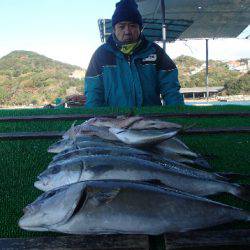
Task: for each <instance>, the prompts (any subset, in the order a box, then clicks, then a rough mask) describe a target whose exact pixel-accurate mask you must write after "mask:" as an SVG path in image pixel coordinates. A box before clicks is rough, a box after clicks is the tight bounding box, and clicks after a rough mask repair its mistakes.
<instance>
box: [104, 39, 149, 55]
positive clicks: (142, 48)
mask: <svg viewBox="0 0 250 250" xmlns="http://www.w3.org/2000/svg"><path fill="white" fill-rule="evenodd" d="M141 41H142V42H141V44H140V45H139V46H138V47H137V48H136V49H135V51H134V53H133V54H132V57H133V56H135V57H140V55H142V54H144V53H145V52H147V51H148V48H149V47H151V46H152V43H151V42H149V41H148V40H147V39H146V38H145V37H144V36H143V35H141ZM106 48H107V49H108V50H110V51H112V52H113V53H115V54H116V55H117V56H119V57H124V55H123V53H122V52H121V51H120V49H119V48H118V47H117V45H116V43H115V41H114V38H113V35H112V34H111V35H110V36H109V38H108V40H107V42H106Z"/></svg>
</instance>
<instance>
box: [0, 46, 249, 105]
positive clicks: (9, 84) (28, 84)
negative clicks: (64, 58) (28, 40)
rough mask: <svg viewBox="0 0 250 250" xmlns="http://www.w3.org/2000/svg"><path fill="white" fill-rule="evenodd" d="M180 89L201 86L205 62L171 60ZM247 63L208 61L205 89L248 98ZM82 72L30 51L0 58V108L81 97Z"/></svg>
mask: <svg viewBox="0 0 250 250" xmlns="http://www.w3.org/2000/svg"><path fill="white" fill-rule="evenodd" d="M175 62H176V65H177V67H178V69H179V80H180V83H181V86H182V87H199V86H205V70H206V69H205V67H206V65H205V61H202V60H198V59H196V58H193V57H190V56H180V57H178V58H176V59H175ZM248 63H249V59H247V58H244V59H240V60H236V61H230V62H222V61H214V60H209V86H225V93H226V94H250V72H249V64H248ZM84 76H85V70H84V69H81V68H80V67H78V66H74V65H70V64H65V63H62V62H59V61H55V60H52V59H50V58H48V57H45V56H43V55H39V54H37V53H35V52H30V51H13V52H11V53H10V54H8V55H6V56H4V57H2V58H0V105H3V104H4V105H11V106H13V105H29V104H34V105H44V104H45V103H52V102H53V101H54V100H55V99H56V98H57V97H61V98H65V97H66V96H67V95H71V94H74V93H81V94H82V93H83V89H84Z"/></svg>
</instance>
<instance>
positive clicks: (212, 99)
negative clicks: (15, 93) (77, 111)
mask: <svg viewBox="0 0 250 250" xmlns="http://www.w3.org/2000/svg"><path fill="white" fill-rule="evenodd" d="M184 101H185V103H194V105H198V104H200V105H201V106H202V105H206V104H207V105H209V103H210V102H211V103H212V102H221V103H223V102H225V103H226V102H244V101H250V95H233V96H217V97H209V98H208V100H207V98H195V99H191V98H189V99H185V100H184ZM196 103H197V104H196ZM211 105H212V104H211ZM40 108H41V109H42V108H43V106H34V105H20V106H4V105H0V109H40Z"/></svg>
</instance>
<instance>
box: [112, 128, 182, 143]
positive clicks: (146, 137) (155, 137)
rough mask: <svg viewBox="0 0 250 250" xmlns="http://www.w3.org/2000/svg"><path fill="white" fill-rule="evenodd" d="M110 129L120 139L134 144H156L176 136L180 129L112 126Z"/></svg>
mask: <svg viewBox="0 0 250 250" xmlns="http://www.w3.org/2000/svg"><path fill="white" fill-rule="evenodd" d="M109 131H110V132H111V133H112V134H114V135H115V136H116V137H117V138H118V139H119V140H120V141H122V142H123V143H125V144H128V145H132V146H137V147H140V146H145V145H154V144H157V143H160V142H162V141H164V140H167V139H169V138H171V137H173V136H175V135H176V134H177V133H178V131H179V130H176V129H168V130H165V131H159V130H131V129H119V128H110V129H109Z"/></svg>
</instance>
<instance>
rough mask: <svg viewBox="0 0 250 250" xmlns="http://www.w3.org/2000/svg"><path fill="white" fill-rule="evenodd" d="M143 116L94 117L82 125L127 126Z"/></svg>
mask: <svg viewBox="0 0 250 250" xmlns="http://www.w3.org/2000/svg"><path fill="white" fill-rule="evenodd" d="M143 119H144V117H142V116H117V117H115V118H113V117H94V118H91V119H89V120H87V121H85V122H84V123H83V124H82V125H83V126H85V125H91V126H96V127H107V128H111V127H114V128H127V127H130V126H132V125H133V124H135V123H136V122H138V121H140V120H143Z"/></svg>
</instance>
